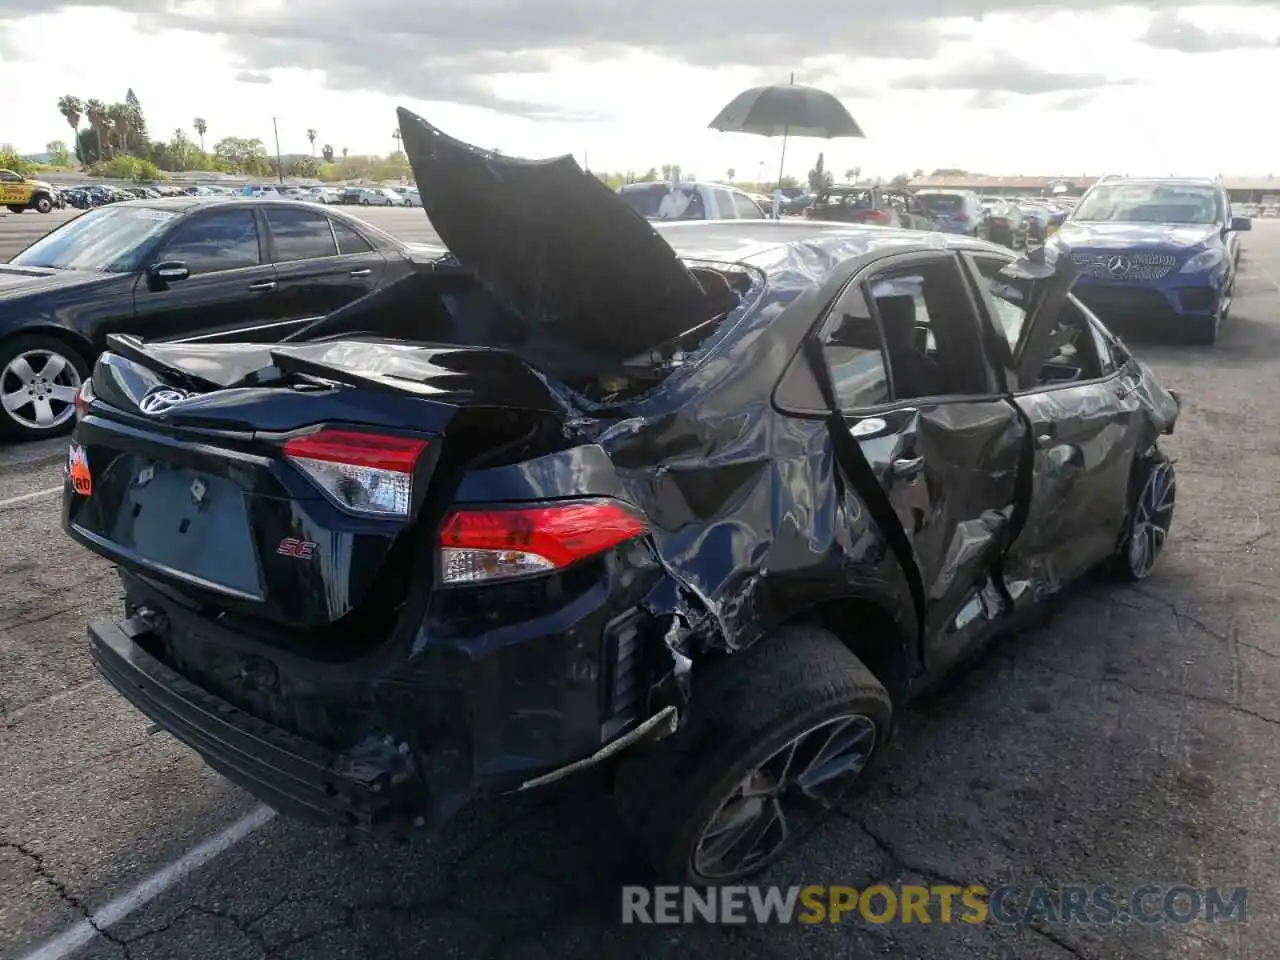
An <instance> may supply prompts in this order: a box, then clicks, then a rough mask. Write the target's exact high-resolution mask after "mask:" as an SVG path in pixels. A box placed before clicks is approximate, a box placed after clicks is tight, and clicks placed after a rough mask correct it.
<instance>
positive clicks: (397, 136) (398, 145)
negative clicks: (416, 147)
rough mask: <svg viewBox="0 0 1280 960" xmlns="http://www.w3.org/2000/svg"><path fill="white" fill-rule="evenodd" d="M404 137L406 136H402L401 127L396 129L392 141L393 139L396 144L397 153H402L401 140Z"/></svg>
mask: <svg viewBox="0 0 1280 960" xmlns="http://www.w3.org/2000/svg"><path fill="white" fill-rule="evenodd" d="M403 136H404V134H402V133H401V132H400V128H399V127H396V129H395V132H394V133H393V134H391V139H393V140H394V141H395V142H396V153H399V152H400V139H401V137H403Z"/></svg>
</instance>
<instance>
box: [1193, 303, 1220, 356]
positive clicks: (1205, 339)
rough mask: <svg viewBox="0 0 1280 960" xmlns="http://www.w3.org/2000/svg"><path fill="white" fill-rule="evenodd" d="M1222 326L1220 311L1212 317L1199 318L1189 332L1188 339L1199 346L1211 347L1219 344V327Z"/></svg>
mask: <svg viewBox="0 0 1280 960" xmlns="http://www.w3.org/2000/svg"><path fill="white" fill-rule="evenodd" d="M1221 324H1222V313H1221V312H1220V311H1219V312H1217V313H1215V314H1214V315H1213V316H1211V317H1197V318H1196V319H1195V320H1194V321H1192V324H1191V326H1190V328H1189V329H1188V330H1187V339H1189V340H1190V341H1191V342H1192V343H1194V344H1198V345H1199V346H1202V347H1211V346H1213V345H1214V344H1215V343H1217V342H1218V327H1219V326H1221Z"/></svg>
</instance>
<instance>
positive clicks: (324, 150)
mask: <svg viewBox="0 0 1280 960" xmlns="http://www.w3.org/2000/svg"><path fill="white" fill-rule="evenodd" d="M320 156H322V157H324V162H325V163H333V144H332V143H326V144H325V145H324V146H323V147H321V148H320Z"/></svg>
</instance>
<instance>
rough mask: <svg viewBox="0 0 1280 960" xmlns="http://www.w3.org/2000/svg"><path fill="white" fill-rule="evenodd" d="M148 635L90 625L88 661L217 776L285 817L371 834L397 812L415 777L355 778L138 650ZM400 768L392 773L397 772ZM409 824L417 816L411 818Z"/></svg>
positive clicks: (388, 771)
mask: <svg viewBox="0 0 1280 960" xmlns="http://www.w3.org/2000/svg"><path fill="white" fill-rule="evenodd" d="M150 632H151V628H150V627H149V626H148V625H147V624H146V623H145V622H143V621H140V620H138V619H137V618H135V619H133V620H129V621H126V622H125V623H123V624H115V623H107V622H97V623H93V624H90V626H89V654H90V657H91V658H92V660H93V663H94V666H95V667H97V669H98V671H99V672H100V673H101V674H102V675H103V677H105V678H106V680H107V681H108V682H109V683H110V684H111V685H112V686H113V687H115V688H116V690H118V691H119V692H120V693H121V695H123V696H124V697H125V699H127V700H128V701H129V702H130V703H132V704H133V705H134V706H135V707H137V708H138V710H140V711H141V712H142V713H143V714H145V715H146V716H147V717H149V718H150V719H151V720H153V721H155V723H157V724H158V725H159V726H160V727H162V728H163V729H165V730H167V731H168V732H169V733H171V734H173V735H174V736H175V737H177V738H178V739H179V740H181V741H182V742H183V743H185V744H186V745H187V746H189V747H191V748H192V749H193V750H195V751H196V752H197V753H199V754H200V756H201V757H202V758H203V759H204V761H205V762H206V763H207V764H208V765H209V766H210V767H212V768H213V769H215V770H217V771H218V772H219V773H221V774H223V775H224V776H226V777H227V778H228V779H230V780H232V781H234V782H235V783H238V784H239V785H241V786H243V787H245V788H246V789H247V790H249V792H250V793H252V794H254V795H255V796H256V797H258V798H259V799H261V800H262V801H264V802H265V803H267V804H269V805H270V806H272V807H274V808H275V809H277V810H279V811H281V812H282V813H288V814H292V815H294V816H298V817H301V818H303V819H307V820H312V821H324V822H332V823H341V824H344V825H348V826H358V827H365V828H372V827H375V826H378V825H381V824H387V823H391V822H393V821H394V820H396V819H397V817H396V814H397V812H399V813H400V814H401V815H402V816H401V819H403V818H404V817H403V815H404V814H406V813H409V811H405V810H400V811H397V809H396V797H397V795H399V796H400V797H401V798H403V795H404V792H405V791H404V790H403V786H404V784H405V783H406V782H407V781H408V780H410V779H412V776H413V772H414V771H413V770H412V768H411V766H410V764H409V763H408V762H407V761H406V760H405V758H404V757H403V756H402V755H399V754H398V753H397V752H396V751H395V749H394V747H392V748H391V749H389V750H388V755H389V756H390V755H392V754H394V755H396V756H399V757H400V760H401V762H400V763H399V764H395V763H394V762H387V763H384V764H381V765H379V764H373V765H369V766H367V767H366V769H365V770H364V771H362V772H361V773H359V774H356V775H353V774H351V773H345V772H343V767H344V766H348V767H349V766H350V764H349V762H347V761H345V760H344V759H343V758H341V757H339V756H338V755H337V754H335V753H331V752H329V751H326V750H324V749H323V748H321V747H319V746H317V745H316V744H314V743H311V742H309V741H307V740H304V739H303V738H301V737H297V736H294V735H292V734H290V733H288V732H286V731H284V730H281V729H280V728H279V727H274V726H272V725H270V724H267V723H263V722H262V721H260V720H258V719H257V718H255V717H253V716H250V715H249V714H248V713H245V712H244V711H242V710H238V709H237V708H236V707H234V706H232V705H231V704H229V703H227V702H226V701H225V700H220V699H219V698H217V697H214V696H212V695H210V694H208V693H206V692H205V691H204V690H202V689H200V688H199V687H197V686H196V685H195V684H193V683H190V682H189V681H187V680H186V679H185V678H183V677H182V676H180V675H179V674H178V673H176V672H174V671H173V670H170V669H169V668H168V667H166V666H165V665H164V664H163V663H161V662H160V661H159V660H158V659H156V658H155V657H153V656H151V655H150V654H149V653H147V652H146V651H145V650H144V649H143V648H142V647H141V646H140V645H139V643H138V640H140V639H142V638H143V637H144V636H145V635H146V634H148V633H150ZM397 766H398V767H399V769H395V767H397ZM409 822H410V823H412V815H410V817H409Z"/></svg>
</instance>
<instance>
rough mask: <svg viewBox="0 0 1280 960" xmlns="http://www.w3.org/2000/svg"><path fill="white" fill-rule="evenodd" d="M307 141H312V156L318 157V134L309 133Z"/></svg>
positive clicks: (313, 131) (309, 131)
mask: <svg viewBox="0 0 1280 960" xmlns="http://www.w3.org/2000/svg"><path fill="white" fill-rule="evenodd" d="M307 139H308V140H310V141H311V156H313V157H314V156H315V155H316V132H315V130H308V131H307Z"/></svg>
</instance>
